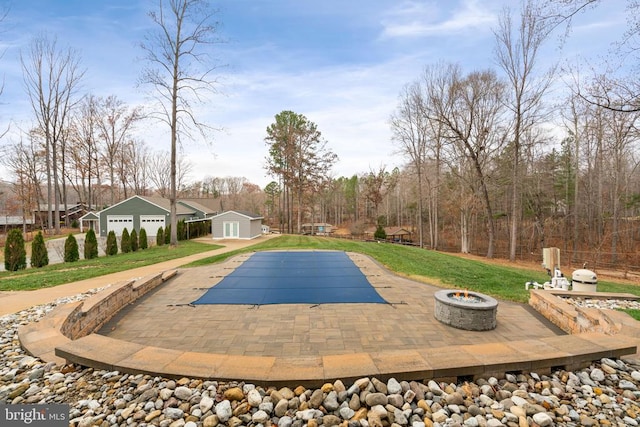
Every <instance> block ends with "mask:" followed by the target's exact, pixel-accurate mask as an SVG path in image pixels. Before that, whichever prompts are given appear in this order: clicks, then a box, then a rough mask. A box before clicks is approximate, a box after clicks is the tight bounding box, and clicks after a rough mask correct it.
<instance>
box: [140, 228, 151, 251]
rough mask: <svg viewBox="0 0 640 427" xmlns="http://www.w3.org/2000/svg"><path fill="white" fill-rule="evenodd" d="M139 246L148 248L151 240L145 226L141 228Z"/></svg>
mask: <svg viewBox="0 0 640 427" xmlns="http://www.w3.org/2000/svg"><path fill="white" fill-rule="evenodd" d="M138 246H140V249H147V248H148V247H149V242H147V230H145V229H144V228H141V229H140V237H138Z"/></svg>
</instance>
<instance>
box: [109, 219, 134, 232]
mask: <svg viewBox="0 0 640 427" xmlns="http://www.w3.org/2000/svg"><path fill="white" fill-rule="evenodd" d="M125 228H126V229H127V231H128V232H129V233H131V231H132V230H133V215H107V233H108V232H109V231H113V232H114V233H116V236H122V230H124V229H125Z"/></svg>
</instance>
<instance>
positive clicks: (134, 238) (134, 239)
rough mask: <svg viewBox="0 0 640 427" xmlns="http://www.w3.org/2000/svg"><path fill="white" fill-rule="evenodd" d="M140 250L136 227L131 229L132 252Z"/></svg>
mask: <svg viewBox="0 0 640 427" xmlns="http://www.w3.org/2000/svg"><path fill="white" fill-rule="evenodd" d="M137 250H138V233H137V232H136V229H135V228H134V229H133V230H131V252H136V251H137Z"/></svg>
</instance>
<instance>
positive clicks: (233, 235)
mask: <svg viewBox="0 0 640 427" xmlns="http://www.w3.org/2000/svg"><path fill="white" fill-rule="evenodd" d="M222 227H223V229H224V233H223V234H224V235H223V237H224V238H225V239H237V238H238V237H240V223H239V222H238V221H224V222H223V223H222Z"/></svg>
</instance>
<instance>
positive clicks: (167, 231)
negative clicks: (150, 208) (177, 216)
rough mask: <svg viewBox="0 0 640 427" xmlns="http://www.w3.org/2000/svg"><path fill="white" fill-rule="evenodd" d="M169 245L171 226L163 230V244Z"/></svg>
mask: <svg viewBox="0 0 640 427" xmlns="http://www.w3.org/2000/svg"><path fill="white" fill-rule="evenodd" d="M169 243H171V224H169V225H167V227H166V228H165V229H164V244H165V245H168V244H169Z"/></svg>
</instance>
